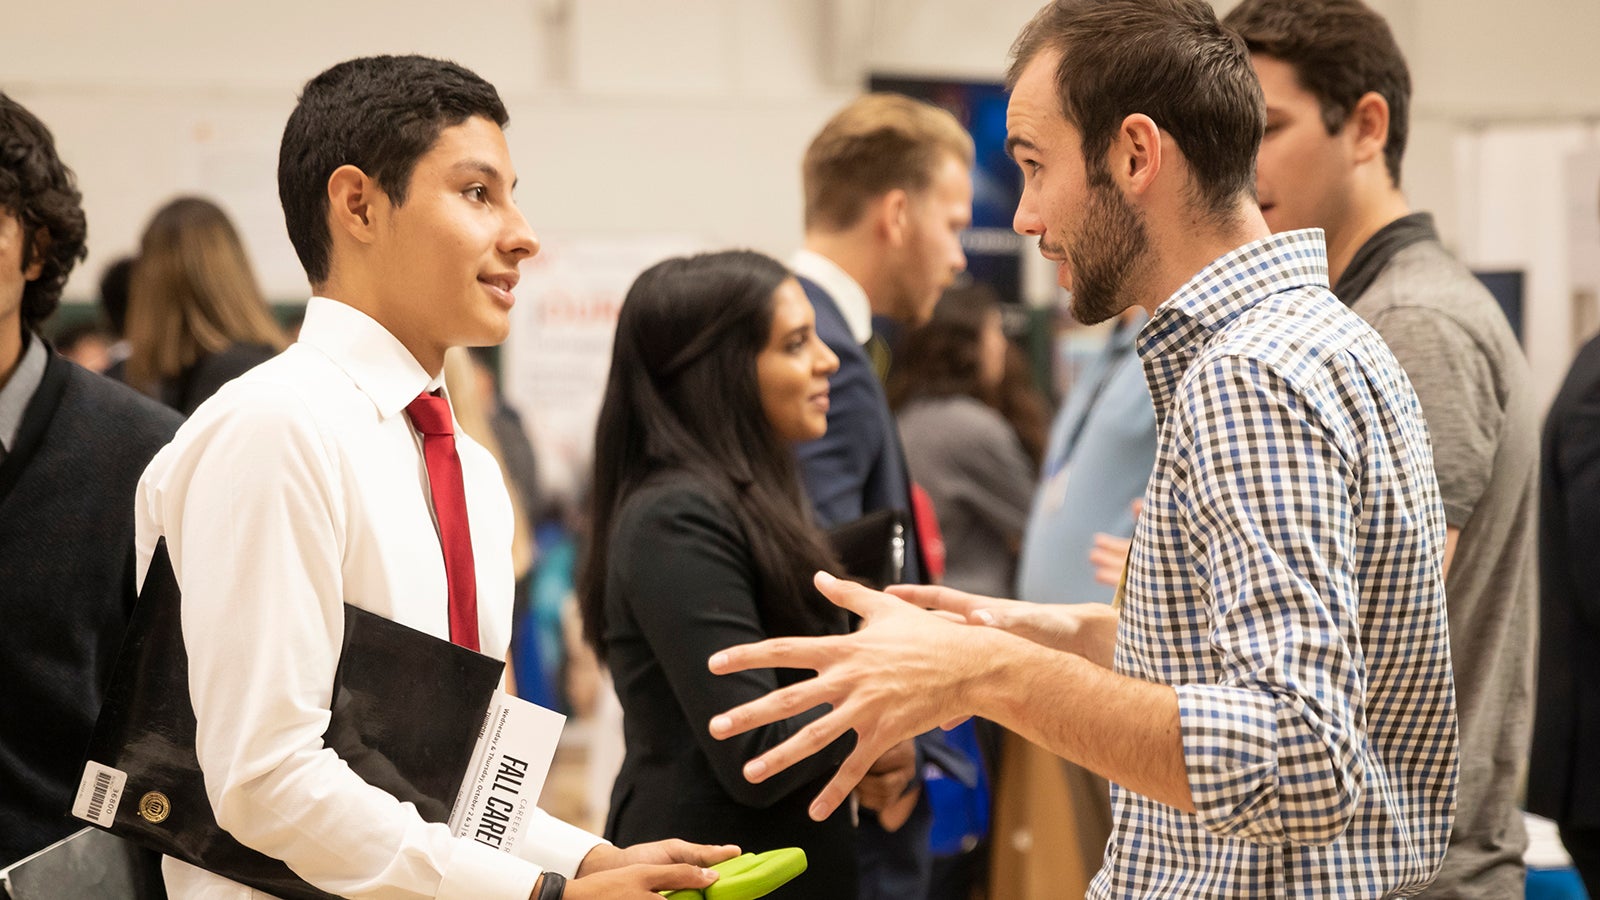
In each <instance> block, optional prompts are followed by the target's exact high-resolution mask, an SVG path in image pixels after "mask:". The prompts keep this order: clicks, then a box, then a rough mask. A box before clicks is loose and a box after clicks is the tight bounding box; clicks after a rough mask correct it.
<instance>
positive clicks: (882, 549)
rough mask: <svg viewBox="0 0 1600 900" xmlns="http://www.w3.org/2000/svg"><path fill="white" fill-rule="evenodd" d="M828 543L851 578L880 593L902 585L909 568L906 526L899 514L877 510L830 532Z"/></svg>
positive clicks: (903, 518)
mask: <svg viewBox="0 0 1600 900" xmlns="http://www.w3.org/2000/svg"><path fill="white" fill-rule="evenodd" d="M828 542H829V543H830V544H832V545H833V552H834V553H835V554H836V555H837V556H838V557H839V562H840V564H841V565H843V566H844V571H845V574H847V575H849V576H850V577H851V578H853V579H855V580H857V581H860V582H862V583H863V584H865V585H867V586H868V587H872V588H877V589H879V590H882V589H883V588H886V587H888V586H889V585H891V584H898V583H900V579H901V577H902V574H903V573H904V571H905V565H906V524H905V516H904V515H903V514H902V513H901V512H900V511H899V510H897V509H879V510H874V511H873V512H870V513H867V514H866V515H864V516H862V517H861V518H859V519H856V520H855V521H853V522H846V523H844V524H843V525H838V526H835V527H833V528H830V529H829V530H828Z"/></svg>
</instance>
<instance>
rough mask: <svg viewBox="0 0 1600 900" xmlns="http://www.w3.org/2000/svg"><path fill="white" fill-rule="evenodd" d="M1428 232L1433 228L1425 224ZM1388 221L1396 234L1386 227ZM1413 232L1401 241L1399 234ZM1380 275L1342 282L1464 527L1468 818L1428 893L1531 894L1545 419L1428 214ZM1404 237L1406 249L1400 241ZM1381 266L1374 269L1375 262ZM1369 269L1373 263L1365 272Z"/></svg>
mask: <svg viewBox="0 0 1600 900" xmlns="http://www.w3.org/2000/svg"><path fill="white" fill-rule="evenodd" d="M1418 229H1425V233H1419V231H1418ZM1385 232H1389V234H1388V235H1385ZM1407 232H1409V239H1407V240H1404V241H1399V242H1395V241H1394V240H1393V238H1394V237H1395V235H1396V233H1407ZM1385 238H1388V239H1389V240H1390V242H1391V243H1390V249H1391V251H1392V252H1391V253H1390V254H1389V255H1387V263H1386V264H1384V263H1383V260H1382V259H1377V260H1374V259H1371V258H1370V256H1369V258H1368V259H1366V260H1363V259H1362V256H1361V255H1360V254H1358V255H1357V258H1356V260H1355V261H1353V262H1352V269H1355V268H1357V266H1358V265H1362V264H1365V274H1367V275H1368V276H1369V278H1370V286H1367V287H1366V288H1365V290H1364V291H1360V292H1359V293H1358V294H1357V295H1356V296H1346V294H1345V292H1343V291H1341V290H1340V288H1343V287H1345V285H1346V282H1347V281H1349V280H1350V279H1349V278H1348V277H1347V278H1342V279H1341V280H1340V286H1339V288H1336V293H1339V296H1340V297H1341V299H1343V300H1344V301H1345V302H1346V303H1350V304H1351V308H1352V309H1354V310H1355V311H1356V312H1357V313H1359V314H1360V315H1361V316H1362V318H1364V319H1366V320H1367V321H1368V322H1370V323H1371V324H1372V326H1373V327H1374V328H1375V329H1377V331H1378V333H1379V334H1380V335H1382V336H1383V339H1384V340H1385V341H1386V342H1388V344H1389V347H1390V349H1392V350H1393V351H1394V355H1395V358H1396V359H1398V360H1399V361H1400V365H1401V366H1402V367H1403V368H1404V369H1405V371H1406V375H1407V376H1408V377H1409V378H1410V379H1411V383H1412V384H1413V385H1414V386H1415V387H1416V391H1417V397H1418V398H1419V399H1420V400H1421V401H1422V412H1423V416H1424V418H1426V420H1427V424H1428V431H1429V434H1430V436H1431V438H1432V442H1433V458H1434V465H1435V468H1436V469H1437V472H1438V477H1439V492H1440V494H1441V496H1442V497H1443V499H1444V506H1445V518H1446V521H1447V522H1448V523H1449V524H1450V525H1451V526H1452V527H1455V528H1459V529H1460V530H1461V535H1460V537H1459V539H1458V541H1457V544H1456V550H1455V556H1454V558H1453V560H1452V562H1451V564H1450V572H1449V574H1448V576H1447V577H1446V579H1445V594H1446V599H1447V602H1448V605H1449V613H1450V654H1451V658H1452V662H1453V669H1454V670H1455V679H1456V707H1457V715H1458V718H1459V722H1460V730H1461V781H1460V786H1459V788H1458V790H1457V794H1456V820H1455V828H1454V830H1453V831H1452V833H1451V835H1450V848H1449V851H1448V852H1447V854H1446V856H1445V861H1444V866H1443V868H1442V869H1441V870H1440V873H1439V877H1438V879H1437V880H1436V881H1435V882H1434V883H1433V886H1432V887H1431V888H1429V890H1428V891H1427V892H1425V893H1424V894H1423V896H1429V897H1453V898H1455V897H1459V898H1479V897H1482V898H1493V900H1504V898H1508V897H1521V896H1522V895H1523V882H1524V879H1525V877H1526V876H1525V872H1524V869H1523V865H1522V853H1523V851H1524V849H1526V847H1527V835H1526V834H1525V832H1524V830H1523V827H1522V817H1521V812H1520V810H1519V802H1520V798H1521V794H1522V789H1523V782H1524V779H1525V778H1526V776H1527V759H1528V745H1529V741H1530V735H1531V730H1532V727H1533V653H1534V634H1535V622H1536V619H1535V615H1536V603H1537V584H1536V581H1535V578H1536V571H1537V570H1536V565H1537V555H1536V549H1537V544H1536V537H1537V533H1538V520H1537V518H1536V508H1535V501H1536V498H1537V491H1538V459H1539V419H1538V415H1539V414H1538V410H1537V408H1536V405H1535V402H1534V399H1533V396H1532V394H1531V391H1530V387H1529V383H1528V363H1527V359H1526V357H1525V356H1524V355H1523V351H1522V348H1521V347H1520V346H1519V345H1518V344H1517V341H1516V337H1515V336H1514V335H1513V334H1512V332H1511V328H1510V325H1509V324H1508V323H1507V322H1506V318H1505V314H1504V313H1503V312H1502V311H1501V310H1500V307H1499V305H1498V304H1496V303H1495V301H1494V298H1493V297H1492V296H1491V295H1490V294H1489V292H1488V291H1487V290H1485V289H1484V287H1483V286H1482V284H1480V283H1479V282H1478V280H1477V279H1476V278H1474V277H1473V275H1472V273H1471V272H1469V271H1468V270H1467V268H1466V267H1465V266H1463V265H1462V264H1461V263H1460V262H1459V261H1457V260H1456V259H1455V258H1454V257H1452V256H1451V255H1450V254H1449V253H1447V252H1446V251H1445V249H1444V248H1443V247H1442V246H1440V244H1439V242H1438V240H1437V237H1436V236H1435V235H1434V234H1433V229H1432V222H1431V221H1430V220H1429V219H1428V218H1427V217H1426V216H1423V215H1415V216H1408V217H1406V218H1405V219H1401V220H1399V221H1398V222H1395V223H1392V224H1391V225H1390V226H1389V227H1388V228H1386V229H1385V230H1384V232H1379V234H1378V235H1375V236H1374V238H1373V241H1372V242H1369V244H1373V243H1374V242H1376V243H1377V244H1378V245H1381V244H1382V243H1383V242H1384V239H1385ZM1396 243H1398V244H1399V248H1398V249H1393V248H1394V247H1395V246H1396ZM1374 263H1376V264H1378V269H1377V271H1376V275H1375V277H1371V276H1372V269H1371V266H1372V265H1373V264H1374ZM1353 274H1354V275H1356V276H1357V278H1358V281H1359V280H1361V279H1360V278H1359V276H1360V275H1361V274H1363V273H1362V272H1356V273H1353Z"/></svg>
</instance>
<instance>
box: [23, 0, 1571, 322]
mask: <svg viewBox="0 0 1600 900" xmlns="http://www.w3.org/2000/svg"><path fill="white" fill-rule="evenodd" d="M1231 5H1232V3H1231V2H1230V0H1220V2H1218V6H1219V8H1222V9H1226V8H1228V7H1231ZM1375 6H1377V8H1379V9H1380V10H1381V11H1383V12H1384V13H1385V14H1386V15H1387V16H1389V17H1390V20H1391V22H1392V23H1393V24H1394V27H1395V30H1396V33H1397V35H1398V37H1399V38H1400V41H1401V44H1402V46H1403V47H1404V48H1405V50H1406V52H1407V54H1408V56H1409V59H1410V62H1411V66H1412V71H1413V77H1414V80H1415V82H1416V104H1415V106H1416V109H1415V113H1414V122H1413V131H1414V135H1413V138H1412V144H1411V149H1410V151H1409V153H1408V154H1407V161H1406V183H1407V186H1408V188H1409V191H1410V194H1411V196H1412V199H1413V201H1414V202H1416V203H1417V205H1419V206H1423V207H1427V208H1431V209H1433V210H1435V211H1436V213H1438V215H1439V218H1440V223H1441V226H1442V229H1443V231H1444V233H1445V237H1446V240H1447V241H1448V242H1450V243H1452V244H1453V245H1455V246H1460V245H1461V242H1462V238H1463V231H1462V225H1461V219H1462V215H1463V213H1462V211H1460V210H1458V209H1457V205H1458V203H1459V200H1458V196H1459V192H1458V190H1457V181H1458V170H1457V161H1456V153H1455V149H1454V148H1455V145H1456V142H1457V139H1458V138H1459V137H1460V136H1461V135H1462V134H1464V133H1470V132H1471V131H1473V130H1474V129H1478V128H1481V127H1483V126H1486V125H1490V126H1492V125H1495V124H1503V123H1507V122H1513V121H1516V122H1524V121H1528V120H1535V121H1540V122H1549V123H1552V124H1562V123H1569V122H1572V121H1577V120H1584V119H1600V66H1596V65H1594V64H1593V61H1592V59H1593V50H1594V44H1595V41H1596V38H1597V37H1600V3H1595V2H1593V0H1518V2H1515V3H1512V2H1508V0H1375ZM1035 8H1036V3H1035V2H1034V0H678V2H671V3H667V2H659V0H458V2H455V3H450V4H440V3H437V2H422V0H337V2H318V0H282V2H274V3H271V4H238V3H218V2H201V0H147V2H144V3H139V4H132V3H117V2H109V0H53V2H52V3H49V4H34V5H32V6H30V7H28V10H27V14H26V16H23V17H21V18H19V13H18V11H17V10H11V11H10V15H8V16H7V19H8V21H9V22H10V27H7V28H5V29H3V30H0V86H3V87H4V89H5V90H6V91H8V92H9V93H11V94H12V95H13V96H15V97H17V98H18V99H19V100H20V101H21V102H23V103H25V104H27V105H29V106H30V107H31V108H33V109H35V110H36V111H37V112H38V113H39V114H40V115H41V116H42V117H43V118H44V119H45V120H46V121H47V122H48V123H49V124H50V125H51V127H52V128H53V129H54V130H55V131H56V134H57V137H58V139H59V142H60V145H61V151H62V154H63V155H64V156H65V157H66V159H67V160H68V161H69V162H70V163H71V164H72V165H73V166H74V167H75V168H76V169H77V171H78V174H79V178H80V181H81V183H82V187H83V189H84V194H85V202H86V205H87V207H88V209H89V213H90V226H91V234H92V237H91V241H92V243H91V251H92V253H93V255H92V256H91V258H90V261H89V262H88V263H87V264H86V265H85V266H83V267H82V269H81V271H80V273H79V274H78V276H77V277H75V278H74V280H73V282H72V283H71V284H70V285H69V287H68V294H69V297H72V298H85V297H89V296H92V294H93V292H94V287H93V282H94V279H95V278H96V277H97V276H98V273H99V270H100V268H101V267H102V266H103V265H104V264H105V263H106V262H108V261H109V260H110V259H112V258H113V257H114V256H115V255H117V254H119V253H123V252H127V251H129V250H131V249H133V247H134V245H135V242H136V239H137V235H138V233H139V230H140V228H141V227H142V225H143V222H144V220H145V219H146V218H147V217H148V215H149V213H150V212H151V210H152V209H153V208H154V207H155V206H157V205H158V204H160V203H161V202H162V201H164V200H165V199H167V198H168V197H170V196H171V195H173V194H174V193H177V192H181V191H203V192H206V193H210V194H212V195H214V196H216V197H218V198H219V199H220V200H221V201H222V202H223V204H224V205H225V206H226V207H227V208H228V209H229V210H230V212H232V213H233V214H234V215H235V216H236V217H237V218H238V219H239V220H240V222H241V225H242V226H243V228H244V230H245V232H246V233H247V235H248V238H249V242H250V246H251V250H252V253H253V255H254V258H255V261H256V264H257V267H258V269H259V270H260V274H261V277H262V280H263V282H264V283H265V285H266V287H267V290H268V293H269V294H271V295H272V296H273V297H275V298H281V299H290V298H295V297H298V296H300V295H302V294H303V293H304V291H305V285H304V284H303V281H302V279H301V277H300V274H299V268H298V266H297V264H296V263H295V260H294V258H293V255H292V253H291V252H290V249H289V245H288V242H287V239H286V238H284V237H283V236H282V233H281V232H282V226H281V223H280V220H279V217H278V212H277V204H276V187H275V184H274V181H273V169H274V164H275V159H276V148H277V140H278V135H279V133H280V131H281V128H282V123H283V120H284V118H285V117H286V116H287V114H288V111H289V109H290V108H291V107H292V105H293V102H294V96H295V92H296V90H297V88H298V86H299V85H300V84H301V83H302V82H303V81H304V80H305V79H306V78H308V77H310V76H311V75H313V74H315V73H316V72H317V71H320V70H321V69H322V68H324V67H326V66H327V65H329V64H331V63H332V62H335V61H337V60H339V59H343V58H346V57H350V56H354V55H358V54H364V53H373V52H412V51H415V52H423V53H429V54H435V55H441V56H447V57H450V58H453V59H456V60H458V61H460V62H462V63H464V64H466V65H468V66H469V67H471V68H473V69H475V70H477V71H478V72H480V73H481V74H483V75H484V76H485V77H487V78H489V79H490V80H491V81H494V82H495V83H496V84H497V85H498V86H499V87H500V89H501V92H502V94H503V95H504V96H505V98H506V101H507V105H508V106H509V107H510V110H511V114H512V127H511V130H510V132H509V134H510V139H511V144H512V150H513V154H514V155H515V157H516V162H517V165H518V168H519V170H520V174H521V176H522V187H521V188H520V189H519V198H520V200H521V202H522V204H523V206H524V208H525V209H526V210H527V211H528V213H529V217H530V219H531V220H532V221H533V222H534V224H535V226H536V227H537V228H539V229H541V230H542V231H544V232H546V233H548V234H551V235H598V234H603V235H634V234H642V235H654V234H688V235H693V236H696V237H700V238H703V239H706V240H709V241H711V242H713V243H730V244H744V245H749V246H754V247H756V248H758V249H763V250H767V251H769V252H774V253H783V252H786V251H787V250H788V249H789V248H790V247H791V246H792V245H793V244H794V243H795V242H796V241H797V240H798V238H799V225H798V223H799V217H800V211H799V207H800V199H799V187H798V163H799V157H800V153H801V151H802V149H803V147H804V145H805V142H806V140H807V139H808V138H809V137H810V135H811V134H812V132H814V130H815V129H816V128H817V127H818V125H820V123H821V122H822V121H823V119H825V118H826V117H827V115H828V114H829V113H830V112H832V111H833V110H834V109H836V108H837V107H838V106H839V105H840V104H842V103H843V102H844V101H845V100H846V99H847V98H848V97H849V96H850V94H851V93H852V92H853V90H854V89H855V87H856V86H857V85H859V84H860V83H861V81H862V79H863V78H864V75H865V73H866V72H867V71H869V70H879V71H887V72H898V73H922V74H936V75H961V76H968V77H992V78H998V77H999V75H1000V73H1001V71H1002V69H1003V66H1004V61H1005V53H1006V50H1007V48H1008V47H1009V45H1010V42H1011V39H1012V37H1013V36H1014V35H1015V32H1016V30H1017V28H1018V27H1019V26H1020V25H1021V24H1022V22H1024V21H1025V20H1026V19H1027V17H1028V16H1029V15H1030V14H1031V12H1032V11H1033V10H1034V9H1035ZM22 23H25V27H18V26H19V25H20V24H22ZM1476 237H1483V236H1476ZM1474 249H1475V252H1477V253H1479V254H1480V255H1485V256H1493V255H1495V248H1494V247H1492V246H1490V247H1484V246H1481V241H1477V242H1475V248H1474Z"/></svg>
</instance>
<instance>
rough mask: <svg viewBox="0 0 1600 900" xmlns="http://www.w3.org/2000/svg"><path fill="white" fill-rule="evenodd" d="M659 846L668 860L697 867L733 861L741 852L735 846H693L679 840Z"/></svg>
mask: <svg viewBox="0 0 1600 900" xmlns="http://www.w3.org/2000/svg"><path fill="white" fill-rule="evenodd" d="M657 844H658V845H659V846H660V848H661V850H662V853H663V855H664V857H665V858H666V859H669V860H671V861H672V862H675V863H690V864H692V865H696V866H714V865H716V864H717V863H719V862H722V861H723V860H728V859H733V858H734V857H735V856H738V855H739V852H740V851H739V848H738V847H737V846H735V845H733V844H691V843H689V842H688V841H684V840H679V839H678V838H670V839H668V840H665V841H658V842H657Z"/></svg>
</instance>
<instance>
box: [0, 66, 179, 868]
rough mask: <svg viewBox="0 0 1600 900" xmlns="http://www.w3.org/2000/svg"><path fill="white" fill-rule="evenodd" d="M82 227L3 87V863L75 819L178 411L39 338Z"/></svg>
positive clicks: (70, 182)
mask: <svg viewBox="0 0 1600 900" xmlns="http://www.w3.org/2000/svg"><path fill="white" fill-rule="evenodd" d="M87 232H88V229H87V224H86V222H85V220H84V214H83V207H82V197H81V195H80V194H79V193H78V189H77V186H76V184H75V179H74V177H73V174H72V171H71V170H70V169H68V168H67V166H66V165H65V164H64V163H63V162H62V161H61V159H60V158H59V157H58V156H57V155H56V150H55V143H54V140H53V139H52V138H51V135H50V132H49V130H48V129H47V128H45V126H44V124H43V123H41V122H40V121H39V120H38V119H37V118H35V117H34V116H33V114H32V113H30V112H28V111H27V110H26V109H24V108H23V107H22V106H20V105H18V104H17V103H16V102H15V101H13V100H12V99H11V98H9V97H7V96H6V95H5V94H3V93H0V594H3V595H4V598H5V602H4V603H3V604H0V685H4V687H3V688H0V690H3V691H4V695H5V702H4V703H0V867H5V866H7V865H10V864H11V863H12V862H15V861H16V860H18V859H20V858H22V857H24V856H27V855H28V854H30V853H33V852H34V851H37V850H40V849H42V848H44V847H46V846H47V845H49V844H51V843H54V842H55V841H58V840H60V839H62V838H64V837H66V836H67V835H69V834H72V833H73V832H75V831H77V830H78V829H79V828H81V827H82V826H83V823H82V822H80V821H78V820H76V819H73V818H72V817H71V816H70V815H69V811H70V810H71V808H72V799H73V796H74V794H75V793H76V791H77V787H78V777H79V775H80V774H81V772H82V763H83V751H84V748H85V747H86V746H87V745H88V743H89V734H90V732H91V730H92V729H93V727H94V722H95V718H96V717H97V716H98V715H99V713H100V705H101V702H102V700H103V699H104V696H105V695H104V690H105V683H106V680H107V678H109V677H110V674H111V664H112V662H113V660H114V659H115V657H116V653H117V648H118V647H119V646H120V645H121V643H122V634H123V630H124V629H125V628H126V627H127V623H128V616H129V614H130V613H131V612H132V611H133V605H134V601H135V599H136V595H135V592H134V554H133V496H134V486H135V484H136V483H137V481H138V478H139V473H140V472H141V471H143V470H144V467H145V464H146V463H148V462H149V461H150V458H151V457H152V456H154V455H155V453H156V451H157V450H159V449H160V448H161V446H162V445H163V444H165V443H166V442H167V441H168V440H170V439H171V438H172V435H173V432H175V431H176V430H177V428H178V423H179V421H180V419H179V416H178V415H177V414H176V413H174V412H172V411H171V410H169V409H166V408H165V407H163V406H161V405H160V404H159V403H156V402H155V401H153V400H150V399H148V398H146V397H143V396H140V395H139V394H138V393H137V392H135V391H132V390H129V389H128V388H127V387H126V386H124V385H121V384H117V383H116V382H114V381H111V380H110V379H106V378H102V377H100V376H98V375H94V374H91V373H89V372H86V371H84V370H83V369H82V368H80V367H78V366H76V365H74V364H72V363H70V362H68V361H67V360H66V359H64V358H63V357H62V356H61V355H60V354H59V353H56V352H55V351H53V350H52V349H51V348H50V345H49V344H48V343H46V342H45V341H44V339H43V338H42V337H41V336H40V333H39V329H40V326H41V325H42V323H43V322H44V321H45V320H46V319H48V318H49V317H50V315H51V314H52V313H53V312H55V309H56V307H57V305H58V304H59V303H60V300H61V289H62V287H63V286H64V285H65V284H66V283H67V276H68V275H69V274H71V272H72V269H73V267H74V266H75V265H77V263H78V262H79V261H80V260H82V259H83V258H84V256H85V255H86V251H85V247H84V244H85V241H86V239H87ZM149 859H150V862H151V870H152V871H151V873H150V874H151V877H152V878H153V879H158V878H159V876H158V875H156V873H155V871H154V870H155V857H154V856H151V857H149Z"/></svg>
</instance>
